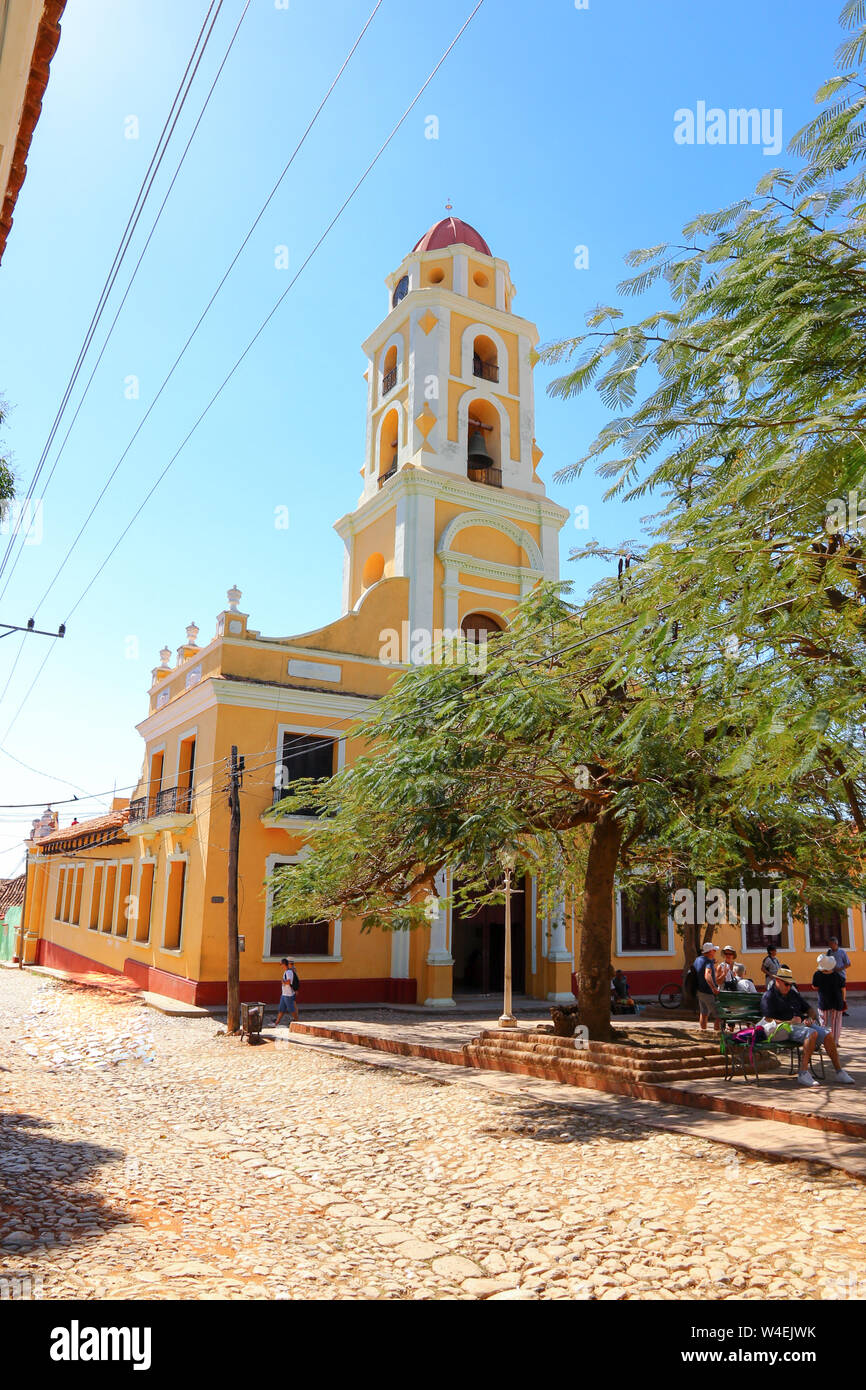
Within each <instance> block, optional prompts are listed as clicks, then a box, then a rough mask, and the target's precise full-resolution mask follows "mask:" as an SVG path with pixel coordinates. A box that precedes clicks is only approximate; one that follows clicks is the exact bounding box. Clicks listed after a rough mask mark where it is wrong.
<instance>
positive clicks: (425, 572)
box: [25, 217, 863, 1008]
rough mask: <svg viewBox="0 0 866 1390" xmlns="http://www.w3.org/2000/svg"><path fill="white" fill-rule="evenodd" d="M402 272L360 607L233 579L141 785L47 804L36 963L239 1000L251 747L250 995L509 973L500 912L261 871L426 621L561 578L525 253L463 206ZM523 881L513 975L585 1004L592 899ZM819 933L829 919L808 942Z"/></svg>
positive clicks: (478, 986) (29, 944) (345, 532)
mask: <svg viewBox="0 0 866 1390" xmlns="http://www.w3.org/2000/svg"><path fill="white" fill-rule="evenodd" d="M387 285H388V306H387V314H386V317H385V318H384V319H383V321H382V323H380V324H379V326H378V328H376V329H375V331H374V332H373V333H372V334H371V336H370V338H369V339H368V340H367V342H366V343H365V344H364V351H365V353H366V355H367V359H368V369H367V383H368V401H367V432H366V448H365V456H364V465H363V468H362V470H361V472H362V491H361V496H360V499H359V501H358V504H357V505H356V507H355V508H354V510H353V511H351V512H349V513H347V514H346V515H345V516H344V517H342V518H341V519H340V520H339V521H338V522H337V525H336V529H337V531H338V533H339V535H340V536H341V537H342V539H343V541H344V545H345V563H344V583H343V615H342V617H340V618H338V619H337V621H336V622H334V623H331V624H329V625H328V626H327V627H324V628H321V629H319V630H317V631H314V632H307V633H303V634H301V635H300V636H296V637H265V636H263V634H262V633H261V632H259V631H257V630H255V629H253V628H251V627H250V625H249V620H248V614H246V613H243V612H241V611H240V607H239V604H240V599H241V594H240V591H239V590H238V589H230V590H229V592H228V602H227V606H226V607H225V608H224V609H223V610H222V612H220V613H219V614H218V616H217V620H216V631H215V635H214V636H213V638H212V639H211V640H210V641H208V642H207V643H205V644H204V645H199V643H198V636H199V630H198V628H197V627H195V626H194V625H190V627H188V628H187V630H186V641H185V642H183V643H182V644H181V646H180V647H179V648H178V650H177V653H176V660H175V663H174V664H172V662H171V652H170V651H169V649H168V648H165V649H164V650H163V651H162V652H161V654H160V656H161V662H160V665H159V666H158V667H157V668H156V669H155V670H154V672H153V685H152V688H151V692H150V706H149V710H148V714H147V716H146V718H145V719H144V720H143V721H142V723H141V724H139V725H138V729H139V732H140V733H141V735H142V738H143V739H144V743H145V758H144V767H143V771H142V777H141V781H140V783H139V785H138V786H137V788H136V789H135V793H134V795H133V797H132V799H131V801H129V803H127V802H125V801H122V800H116V801H115V802H114V804H113V808H112V811H111V813H110V814H108V815H106V816H103V817H100V818H98V819H96V820H91V821H87V822H83V823H81V824H75V825H72V826H66V827H65V828H54V826H53V824H52V822H51V819H50V816H49V818H48V819H47V820H46V818H45V817H43V819H42V821H40V822H38V823H36V824H35V826H34V835H33V838H32V839H31V841H30V843H29V862H28V875H29V877H28V895H27V912H26V928H27V939H26V943H25V951H26V958H27V960H28V961H37V962H39V963H42V964H45V965H52V966H58V967H61V968H70V969H74V970H76V971H80V970H84V969H87V968H88V967H90V968H98V969H100V970H103V971H104V970H105V969H106V968H110V969H114V970H118V971H123V972H125V973H126V974H127V975H128V976H130V977H131V978H132V979H133V980H135V981H136V982H138V983H139V984H141V985H142V986H143V987H145V988H149V989H151V990H154V991H156V992H158V993H162V994H166V995H170V996H172V997H175V998H180V999H185V1000H188V1001H190V1002H195V1003H199V1004H211V1003H214V1004H215V1003H219V1002H221V1001H223V1000H224V999H225V994H226V985H225V978H226V901H225V900H226V883H227V846H228V834H229V823H228V804H227V795H226V787H227V766H228V762H227V760H228V757H229V754H230V751H231V748H232V746H233V745H234V746H236V747H237V749H238V750H239V753H240V754H242V755H243V756H244V758H245V761H246V769H245V774H244V782H243V791H242V793H241V802H242V831H241V842H240V865H239V870H240V932H241V934H242V936H243V941H244V948H243V954H242V956H241V990H242V997H244V998H246V999H254V998H257V997H265V998H268V999H273V998H275V997H276V993H277V988H278V985H277V981H278V979H279V974H280V964H279V961H280V957H281V956H283V955H285V954H291V955H292V956H293V957H294V958H295V960H296V962H297V965H298V971H299V974H300V975H301V978H302V981H303V999H304V1001H305V1002H307V1003H319V1002H321V1003H325V1002H337V1001H346V1002H349V1001H357V1002H360V1001H368V1002H377V1001H378V1002H419V1003H427V1004H428V1005H430V1006H433V1007H440V1008H447V1007H449V1006H451V1005H452V1004H453V1000H454V995H455V994H460V993H475V994H481V993H495V992H497V991H498V990H499V989H500V988H501V981H502V967H503V933H502V920H503V911H502V908H492V907H491V908H486V909H484V910H483V911H480V912H477V913H475V914H474V915H473V916H471V917H466V918H463V917H460V916H459V915H458V914H457V912H456V911H455V912H450V911H443V912H442V913H441V914H440V915H439V917H438V918H436V919H435V920H434V921H433V922H432V923H431V925H430V926H429V927H426V928H424V929H423V930H421V929H419V930H417V931H415V932H413V933H408V934H407V933H399V932H398V933H386V932H379V931H374V932H371V933H362V931H361V927H360V923H359V922H357V921H351V920H344V921H334V922H307V923H302V924H296V925H293V926H282V925H278V924H275V923H274V922H273V921H272V920H271V913H270V904H269V901H268V895H267V892H266V889H265V886H264V885H265V881H266V879H267V878H268V877H269V875H271V874H272V873H273V872H274V871H279V869H280V867H281V866H284V865H288V864H291V863H293V862H296V861H297V860H298V859H299V858H300V857H301V856H302V855H303V854H304V852H305V844H306V841H307V837H308V834H309V829H310V826H311V823H313V822H312V821H311V817H310V816H308V815H291V816H289V815H286V814H284V813H282V812H275V811H273V810H272V807H273V805H274V802H275V801H278V800H279V799H280V797H281V796H282V794H283V789H284V787H285V785H286V783H287V782H289V781H291V780H293V779H295V778H298V777H303V776H313V777H316V776H328V775H331V774H332V773H333V772H334V771H336V770H337V769H339V768H340V767H342V766H344V765H345V764H347V763H348V764H350V763H351V762H352V760H353V759H354V758H355V757H356V756H357V754H358V752H359V749H360V743H361V741H360V740H359V739H358V738H357V737H355V738H350V737H348V736H347V731H348V730H350V729H351V728H352V727H353V726H355V725H356V724H357V722H358V721H359V720H362V719H363V717H364V716H365V714H366V713H367V712H368V711H369V710H370V709H371V707H372V705H373V703H374V702H375V700H376V699H377V698H378V697H380V696H381V695H382V694H383V693H384V692H385V691H386V690H387V689H388V687H389V685H390V683H391V681H392V680H393V679H394V676H395V669H396V670H397V671H399V670H400V669H401V667H400V666H399V665H398V666H396V668H395V665H394V658H395V655H399V657H401V658H402V660H403V661H404V662H406V661H408V660H409V659H410V653H411V648H412V645H413V643H414V642H415V641H416V640H417V637H418V634H426V635H427V640H428V641H429V635H430V634H433V633H435V632H437V631H441V630H445V631H452V632H453V631H457V630H460V629H462V630H464V631H474V632H477V631H479V630H485V629H486V630H490V629H496V628H501V627H503V626H505V625H506V624H507V621H508V615H509V612H510V611H511V610H512V609H513V607H514V605H515V604H516V603H517V602H518V601H519V599H520V598H521V597H522V596H523V595H525V594H527V593H528V592H530V591H531V590H532V588H533V587H534V586H535V585H536V584H537V583H538V582H539V581H540V580H542V579H550V580H555V579H556V578H557V577H558V574H559V558H558V557H559V531H560V529H561V527H562V526H563V525H564V523H565V521H566V520H567V518H568V515H569V513H568V511H567V509H566V508H564V507H561V506H559V505H557V504H556V503H554V502H552V501H550V499H549V498H548V497H547V496H546V493H545V487H544V484H543V483H542V482H541V480H540V479H539V477H538V474H537V471H536V470H537V466H538V463H539V461H540V459H541V451H540V449H539V448H538V446H537V444H536V442H535V434H534V419H535V409H534V399H533V383H532V367H531V364H530V350H531V349H532V347H533V346H534V345H535V343H536V342H537V340H538V334H537V330H536V328H535V326H534V325H533V324H532V323H530V322H529V321H528V320H526V319H522V318H519V317H518V316H516V315H515V314H514V312H513V308H512V301H513V299H514V288H513V286H512V283H511V276H510V273H509V268H508V265H507V263H506V262H505V261H503V260H500V259H498V258H497V257H494V256H493V255H492V254H491V252H490V249H489V247H488V246H487V244H486V242H485V241H484V240H483V239H482V237H480V236H479V234H478V233H477V232H476V231H475V230H474V229H473V228H472V227H470V226H468V225H467V224H466V223H464V222H460V221H458V220H456V219H454V218H450V217H449V218H446V219H444V220H443V221H441V222H439V223H437V224H436V226H434V227H432V228H431V230H430V231H429V232H428V233H427V234H426V236H424V237H423V238H422V239H421V241H420V242H418V244H417V246H416V247H415V248H414V250H413V251H412V252H411V253H410V254H409V255H408V256H407V257H406V258H405V259H404V260H403V262H402V263H401V265H400V266H399V267H398V268H397V270H395V271H394V273H393V274H392V275H391V276H389V278H388V280H387ZM395 647H396V648H398V649H399V651H398V652H395ZM407 648H408V650H407ZM440 887H441V888H443V889H444V888H445V887H446V885H445V882H444V879H443V880H442V881H441V883H440ZM521 887H522V889H523V891H522V892H518V893H517V894H516V895H515V899H514V927H513V939H514V986H515V990H516V992H518V993H520V992H523V991H525V992H526V993H527V994H530V995H532V996H533V997H535V998H539V999H549V1000H551V1001H563V1000H570V999H571V998H572V995H571V988H570V986H571V974H572V970H573V968H574V960H575V930H576V928H575V920H574V914H573V912H572V911H571V910H570V909H569V910H568V911H566V909H565V906H564V904H563V905H561V906H560V910H558V911H556V912H555V913H553V914H552V917H551V918H547V917H544V916H542V915H541V914H540V912H539V910H538V908H539V902H538V895H537V892H536V886H535V884H534V882H533V880H532V879H527V880H526V882H525V883H524V884H523V885H521ZM616 924H617V925H616V943H615V955H614V963H615V964H616V965H618V966H621V967H622V968H623V969H625V970H626V971H627V973H628V975H629V980H630V983H631V987H632V989H633V990H635V991H638V992H644V991H648V990H652V991H655V990H658V988H659V987H660V986H661V985H662V984H664V983H666V982H667V981H668V980H670V979H672V978H676V977H677V976H678V975H679V973H680V961H681V946H680V943H679V939H678V938H676V935H675V931H674V929H673V927H672V925H671V924H670V923H669V919H668V915H667V904H666V899H665V898H664V897H663V895H660V894H657V893H656V894H654V895H653V894H649V895H647V899H646V900H645V902H644V903H643V904H641V905H640V907H639V908H637V909H634V908H632V907H630V906H629V904H628V903H625V902H623V901H622V899H621V897H619V898H618V902H617V916H616ZM797 930H798V931H799V930H801V928H799V927H798V928H797ZM821 930H823V928H821ZM845 930H847V932H848V933H849V937H848V943H847V944H849V945H850V946H856V947H857V948H858V949H859V947H860V946H861V945H862V944H863V937H862V933H863V919H862V914H861V913H859V912H858V913H853V914H850V915H849V919H848V922H847V923H844V924H843V932H842V934H843V935H844V934H845ZM577 931H578V933H579V926H578V928H577ZM730 935H731V932H730V931H729V932H728V933H727V934H725V933H717V937H718V936H721V937H722V938H723V939H727V937H728V936H730ZM855 937H856V940H855ZM746 944H747V943H746V942H744V943H743V945H744V947H745V946H746ZM789 944H790V945H791V946H794V944H795V943H794V942H791V943H786V954H787V947H788V945H789ZM820 944H822V942H819V941H818V940H817V937H816V936H815V927H814V926H813V928H812V942H811V947H812V948H814V947H816V946H818V945H820ZM796 948H797V954H798V956H799V959H797V960H796V961H793V960H792V964H794V967H795V969H796V970H797V973H798V977H800V978H805V979H810V978H811V975H812V969H813V967H812V966H811V965H809V964H808V960H807V958H806V955H805V952H804V949H803V945H802V944H801V942H800V940H799V939H798V940H797V942H796ZM761 955H763V946H761V949H760V952H758V950H757V948H756V949H755V956H756V957H757V959H753V957H752V956H750V955H744V957H743V958H744V959H746V960H747V961H748V962H749V964H750V966H751V967H752V969H751V970H750V973H751V974H752V975H753V976H755V977H756V978H760V976H759V974H758V970H757V967H758V962H759V961H760V956H761ZM807 967H808V968H807ZM853 973H856V972H852V974H853Z"/></svg>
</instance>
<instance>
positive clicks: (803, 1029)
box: [761, 965, 854, 1086]
mask: <svg viewBox="0 0 866 1390" xmlns="http://www.w3.org/2000/svg"><path fill="white" fill-rule="evenodd" d="M761 1008H762V1009H763V1011H764V1031H765V1033H766V1035H767V1038H768V1039H769V1040H770V1041H773V1040H776V1041H778V1042H783V1041H786V1040H787V1039H790V1040H791V1042H793V1043H797V1044H799V1045H800V1046H801V1047H802V1049H803V1052H802V1058H801V1062H800V1067H801V1070H800V1072H799V1074H798V1076H797V1080H798V1082H799V1083H800V1085H801V1086H817V1084H818V1083H817V1081H816V1080H815V1077H814V1076H813V1075H812V1073H811V1071H810V1070H809V1063H810V1061H811V1060H812V1053H813V1052H814V1051H815V1048H816V1046H817V1045H818V1043H823V1045H824V1047H825V1049H826V1051H827V1055H828V1056H829V1058H830V1061H831V1062H832V1063H833V1066H834V1067H835V1068H836V1080H837V1081H840V1082H841V1083H842V1085H843V1086H853V1085H854V1078H853V1076H849V1075H848V1073H847V1071H844V1070H843V1069H842V1063H841V1062H840V1061H839V1050H838V1048H837V1047H836V1040H835V1038H834V1037H833V1035H832V1033H831V1032H830V1030H829V1029H828V1028H822V1027H821V1026H820V1024H817V1023H807V1022H806V1019H809V1018H814V1017H815V1011H814V1009H812V1008H811V1007H810V1006H809V1005H808V1004H807V1003H806V1001H805V999H804V998H803V997H802V995H801V994H800V992H799V991H798V989H797V987H796V985H795V984H794V972H793V971H792V970H791V969H790V968H789V966H787V965H782V966H780V967H779V969H778V970H777V971H776V976H775V979H774V980H773V983H772V984H771V985H770V988H769V989H768V990H767V991H766V992H765V994H764V996H763V998H762V999H761ZM794 1020H799V1022H795V1021H794Z"/></svg>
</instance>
